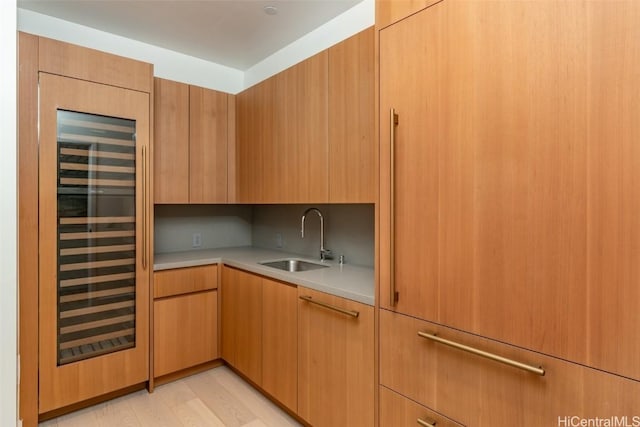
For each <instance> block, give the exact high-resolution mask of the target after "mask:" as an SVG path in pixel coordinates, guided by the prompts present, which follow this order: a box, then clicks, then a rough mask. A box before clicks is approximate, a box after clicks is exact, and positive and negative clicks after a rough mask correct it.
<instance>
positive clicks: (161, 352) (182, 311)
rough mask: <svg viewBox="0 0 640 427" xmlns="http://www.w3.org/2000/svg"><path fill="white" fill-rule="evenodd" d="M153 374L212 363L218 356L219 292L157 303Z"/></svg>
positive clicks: (155, 303) (208, 292)
mask: <svg viewBox="0 0 640 427" xmlns="http://www.w3.org/2000/svg"><path fill="white" fill-rule="evenodd" d="M153 317H154V323H153V347H154V350H153V371H154V373H153V375H154V376H155V377H159V376H162V375H166V374H169V373H172V372H176V371H179V370H181V369H186V368H189V367H191V366H196V365H199V364H201V363H205V362H209V361H211V360H214V359H216V358H218V357H219V355H218V333H217V326H218V292H217V291H207V292H197V293H194V294H188V295H182V296H177V297H170V298H164V299H160V300H157V301H154V312H153Z"/></svg>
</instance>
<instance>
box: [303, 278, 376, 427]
mask: <svg viewBox="0 0 640 427" xmlns="http://www.w3.org/2000/svg"><path fill="white" fill-rule="evenodd" d="M298 296H299V297H308V298H310V299H311V301H308V300H305V299H299V300H298V414H299V415H300V417H302V418H303V419H304V420H306V421H307V422H308V423H309V424H311V425H313V426H315V427H323V426H372V425H373V424H374V329H373V307H370V306H367V305H364V304H360V303H356V302H353V301H349V300H346V299H344V298H340V297H336V296H331V295H328V294H325V293H322V292H317V291H312V290H310V289H306V288H303V287H299V288H298ZM316 303H319V304H320V305H319V304H316ZM325 304H328V305H329V307H327V306H326V305H325ZM336 309H337V310H336ZM356 313H357V314H356Z"/></svg>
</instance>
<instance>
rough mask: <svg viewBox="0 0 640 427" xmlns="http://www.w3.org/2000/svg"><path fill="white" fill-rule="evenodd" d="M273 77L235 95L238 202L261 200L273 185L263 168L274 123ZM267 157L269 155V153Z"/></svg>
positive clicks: (262, 200) (263, 199) (260, 201)
mask: <svg viewBox="0 0 640 427" xmlns="http://www.w3.org/2000/svg"><path fill="white" fill-rule="evenodd" d="M275 102H276V101H275V78H273V77H272V78H269V79H267V80H265V81H263V82H261V83H259V84H257V85H255V86H252V87H251V88H249V89H247V90H245V91H244V92H241V93H240V94H238V95H236V112H237V116H236V179H237V183H236V184H237V199H238V202H241V203H264V202H266V201H267V200H268V199H267V198H266V197H267V196H266V195H265V188H267V187H269V186H272V185H275V182H271V181H269V179H270V178H271V175H270V174H267V172H266V167H267V166H266V165H267V164H268V160H267V159H265V156H267V155H269V156H271V149H270V146H271V141H272V138H273V127H274V116H275V112H274V107H275ZM269 158H270V157H269Z"/></svg>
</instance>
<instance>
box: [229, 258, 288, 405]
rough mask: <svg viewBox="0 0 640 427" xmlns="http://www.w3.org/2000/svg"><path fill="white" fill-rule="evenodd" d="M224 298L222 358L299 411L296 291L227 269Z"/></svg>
mask: <svg viewBox="0 0 640 427" xmlns="http://www.w3.org/2000/svg"><path fill="white" fill-rule="evenodd" d="M221 296H222V304H221V310H222V358H223V359H224V360H225V361H226V362H227V363H228V364H229V365H231V366H233V367H234V368H235V369H237V370H238V371H240V372H241V373H242V374H243V375H245V376H246V377H247V378H248V379H249V380H251V381H252V382H253V383H254V384H256V385H258V386H259V387H261V388H262V389H263V390H264V391H266V392H267V393H269V394H270V395H271V396H272V397H273V398H275V399H276V400H278V401H279V402H280V403H281V404H283V405H284V406H286V407H287V408H289V409H290V410H292V411H294V412H295V411H296V410H297V407H298V402H297V401H298V398H297V339H298V335H297V325H298V319H297V317H298V316H297V306H296V297H297V291H296V287H295V286H292V285H288V284H286V283H282V282H278V281H275V280H270V279H267V278H265V277H262V276H258V275H255V274H251V273H247V272H245V271H242V270H238V269H235V268H231V267H226V266H225V267H224V268H223V271H222V295H221Z"/></svg>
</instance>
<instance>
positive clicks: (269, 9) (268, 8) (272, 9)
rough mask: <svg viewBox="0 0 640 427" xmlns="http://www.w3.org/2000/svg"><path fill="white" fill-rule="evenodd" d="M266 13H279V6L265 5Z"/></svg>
mask: <svg viewBox="0 0 640 427" xmlns="http://www.w3.org/2000/svg"><path fill="white" fill-rule="evenodd" d="M264 13H266V14H267V15H277V14H278V8H277V7H275V6H265V7H264Z"/></svg>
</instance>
